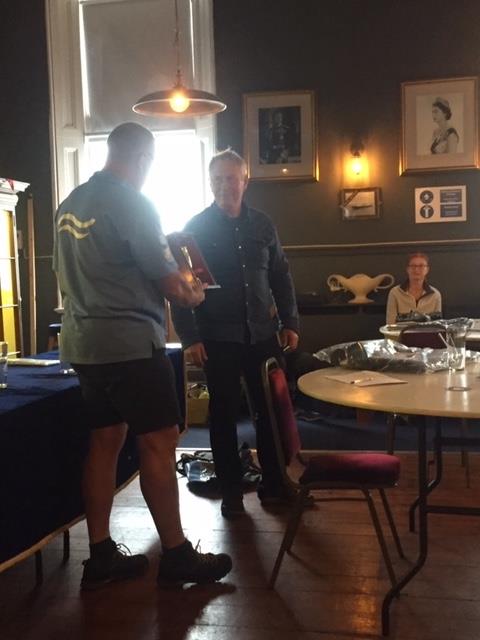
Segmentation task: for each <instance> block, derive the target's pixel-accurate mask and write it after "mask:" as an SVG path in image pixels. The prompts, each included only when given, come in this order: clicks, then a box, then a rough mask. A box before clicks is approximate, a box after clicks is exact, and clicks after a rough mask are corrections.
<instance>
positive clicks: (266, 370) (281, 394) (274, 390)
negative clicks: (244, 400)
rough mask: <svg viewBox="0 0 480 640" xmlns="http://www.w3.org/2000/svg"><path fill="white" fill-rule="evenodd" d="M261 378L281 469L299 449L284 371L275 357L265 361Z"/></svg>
mask: <svg viewBox="0 0 480 640" xmlns="http://www.w3.org/2000/svg"><path fill="white" fill-rule="evenodd" d="M262 378H263V388H264V392H265V400H266V404H267V409H268V414H269V418H270V423H271V425H272V430H273V438H274V441H275V448H276V451H277V457H278V460H279V462H280V467H281V469H282V470H283V469H284V468H285V467H286V466H288V465H289V464H290V462H291V461H292V460H293V459H294V458H295V456H296V455H297V454H298V452H299V451H300V449H301V442H300V436H299V433H298V426H297V420H296V418H295V414H294V411H293V405H292V401H291V398H290V392H289V389H288V384H287V379H286V377H285V373H284V372H283V370H282V369H281V368H280V365H279V364H278V362H277V360H276V359H275V358H269V359H268V360H266V361H265V363H264V365H263V371H262Z"/></svg>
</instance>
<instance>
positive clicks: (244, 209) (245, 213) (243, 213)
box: [211, 201, 250, 220]
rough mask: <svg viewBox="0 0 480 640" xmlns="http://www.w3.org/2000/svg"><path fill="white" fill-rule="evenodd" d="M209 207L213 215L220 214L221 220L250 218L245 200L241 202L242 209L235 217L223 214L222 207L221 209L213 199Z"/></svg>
mask: <svg viewBox="0 0 480 640" xmlns="http://www.w3.org/2000/svg"><path fill="white" fill-rule="evenodd" d="M211 209H212V211H213V212H214V213H215V215H217V216H220V217H221V219H222V220H246V219H248V218H250V208H249V207H248V206H247V205H246V204H245V202H242V209H241V211H240V215H239V216H238V217H237V218H229V217H228V216H227V215H225V212H224V211H223V209H221V208H220V207H219V206H218V204H217V203H216V202H215V201H214V202H213V203H212V205H211Z"/></svg>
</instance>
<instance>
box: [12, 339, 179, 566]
mask: <svg viewBox="0 0 480 640" xmlns="http://www.w3.org/2000/svg"><path fill="white" fill-rule="evenodd" d="M168 353H169V356H170V358H171V359H172V364H173V366H174V369H175V372H176V377H177V386H178V390H179V397H180V399H181V401H183V402H184V392H183V360H182V352H181V349H169V350H168ZM38 357H46V358H58V353H57V352H53V351H52V352H49V353H48V354H40V355H39V356H38ZM87 446H88V428H87V417H86V412H85V407H84V404H83V399H82V397H81V393H80V387H79V384H78V379H77V377H76V376H65V375H63V374H61V373H60V367H59V365H52V366H51V367H20V366H10V367H9V370H8V387H7V389H2V390H0V565H1V564H2V562H5V561H6V560H9V559H11V558H14V557H15V556H17V555H18V554H20V553H22V552H24V551H26V550H28V549H29V548H31V547H32V546H33V545H35V544H36V543H37V542H39V541H40V540H42V539H43V538H44V537H45V536H47V535H48V534H49V533H52V532H53V531H56V530H58V529H60V528H61V527H64V526H65V525H67V524H68V523H69V522H71V521H72V520H74V519H75V518H78V517H79V516H81V515H82V514H83V501H82V496H81V474H82V466H83V460H84V458H85V454H86V451H87ZM137 469H138V460H137V455H136V447H135V440H134V438H133V437H130V436H129V437H127V442H126V444H125V447H124V448H123V450H122V452H121V454H120V458H119V465H118V473H117V486H118V485H121V484H123V483H124V482H125V481H126V480H128V478H130V477H131V475H132V474H133V473H135V471H136V470H137Z"/></svg>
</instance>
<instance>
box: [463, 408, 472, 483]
mask: <svg viewBox="0 0 480 640" xmlns="http://www.w3.org/2000/svg"><path fill="white" fill-rule="evenodd" d="M461 433H462V437H463V438H466V437H467V436H468V422H467V421H466V420H465V419H463V420H462V423H461ZM461 455H462V467H465V480H466V482H467V488H468V489H470V457H469V455H468V451H467V449H466V448H465V445H462V448H461Z"/></svg>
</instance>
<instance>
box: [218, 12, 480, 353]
mask: <svg viewBox="0 0 480 640" xmlns="http://www.w3.org/2000/svg"><path fill="white" fill-rule="evenodd" d="M479 21H480V3H478V2H477V1H476V0H461V1H460V2H458V3H456V4H455V8H453V7H452V5H450V4H448V3H447V4H442V3H439V2H437V1H431V0H421V1H412V0H398V1H392V0H341V1H336V2H334V1H327V0H324V1H319V0H301V1H298V2H293V1H292V0H262V1H261V2H258V1H256V0H243V2H236V1H235V0H216V1H215V49H216V66H217V93H218V94H219V95H220V96H222V98H224V99H225V100H226V102H227V104H228V110H227V111H226V112H225V113H222V114H220V115H219V116H218V132H219V146H220V147H225V146H227V145H230V146H232V147H233V148H235V149H237V150H238V151H240V152H242V94H243V93H246V92H263V91H283V90H285V91H289V90H294V89H314V90H315V91H316V94H317V108H318V146H319V161H320V180H319V182H316V183H299V182H297V183H286V182H283V183H279V182H253V183H251V184H250V186H249V195H248V198H249V201H250V203H251V204H252V205H254V206H257V207H259V208H262V209H264V210H266V211H267V212H269V213H270V214H271V215H272V217H273V218H274V219H275V221H276V222H277V225H278V228H279V232H280V237H281V239H282V242H283V244H285V245H306V244H308V245H311V244H324V243H359V242H360V243H363V242H368V243H373V242H377V243H378V242H380V243H382V242H387V241H390V242H391V241H424V240H430V239H433V240H440V239H454V238H455V239H460V238H480V217H479V206H478V201H479V196H480V175H479V173H478V171H472V170H470V171H455V172H437V173H428V174H423V175H418V174H416V175H414V176H402V177H400V176H399V173H398V166H399V152H400V123H401V93H400V84H401V82H403V81H412V80H426V79H434V78H438V79H440V78H448V77H455V76H457V77H458V76H470V75H472V76H476V75H478V73H479V69H480V60H479V57H480V48H479V46H478V36H477V33H476V30H475V29H474V28H472V25H475V24H478V23H479ZM452 36H453V37H452ZM357 136H360V137H361V138H362V139H363V141H364V144H365V146H366V148H367V151H368V153H369V154H370V156H371V157H373V158H375V161H376V162H375V166H373V167H372V166H371V167H370V169H371V171H370V184H369V186H378V187H381V189H382V193H383V202H384V205H383V214H382V217H381V218H380V219H379V220H367V221H360V220H356V221H343V220H342V219H341V217H340V210H339V207H338V191H339V189H340V188H342V186H343V185H342V177H343V174H342V154H343V153H344V151H345V150H346V149H348V147H349V145H350V143H351V142H352V140H353V139H354V138H355V137H357ZM457 184H464V185H466V186H467V205H468V220H467V222H464V223H461V222H458V223H449V224H431V225H415V222H414V188H415V187H419V186H425V185H427V186H435V185H457ZM407 251H408V249H407V248H405V247H400V248H398V247H397V248H388V247H386V248H377V249H373V248H372V249H367V250H361V251H359V250H353V249H348V250H336V251H331V250H329V251H323V250H317V251H308V252H303V251H295V252H293V253H291V252H290V259H291V265H292V270H293V273H294V277H295V281H296V285H297V290H298V291H300V292H303V291H319V292H321V293H323V294H325V295H327V294H328V290H327V288H326V284H325V280H326V278H327V276H328V275H329V274H331V273H341V274H344V275H347V276H351V275H353V274H354V273H358V272H364V273H367V274H369V275H371V276H373V275H376V274H378V273H383V272H391V273H393V274H394V275H395V276H396V277H397V279H400V278H403V274H404V260H405V253H406V252H407ZM427 251H428V253H429V254H430V255H431V261H432V273H431V280H432V282H433V283H434V284H436V285H437V286H439V287H440V288H441V290H442V291H443V293H444V297H445V299H446V302H447V308H449V309H451V310H452V312H457V311H460V310H461V309H462V308H463V307H466V306H468V308H469V309H470V308H471V307H472V306H473V307H474V309H476V312H477V313H478V312H480V308H479V307H478V293H477V290H476V287H475V285H473V286H472V279H474V275H473V274H474V273H475V272H476V271H477V269H478V255H477V246H475V247H469V248H464V249H462V248H453V247H452V246H450V247H442V248H440V247H435V248H431V247H427ZM472 276H473V278H472ZM381 320H382V318H381V317H378V316H376V317H375V316H371V317H370V319H367V324H366V325H365V323H364V324H362V323H361V322H360V321H359V319H358V318H357V319H355V320H352V318H351V317H350V318H349V319H348V323H349V324H348V326H347V324H345V323H346V322H347V321H346V319H345V318H343V319H342V318H340V317H338V318H333V322H332V317H329V318H322V317H319V316H315V317H312V316H309V317H307V318H305V319H304V322H303V328H304V331H303V333H304V346H305V347H307V348H309V349H313V348H316V347H317V346H321V345H323V344H327V343H329V342H330V341H331V339H332V338H333V335H334V334H335V338H338V337H339V335H338V334H339V331H338V325H339V323H340V325H342V326H343V328H344V329H345V333H348V327H350V328H351V329H350V334H351V335H352V337H358V335H357V334H358V331H356V330H354V329H353V322H355V323H356V326H357V328H358V327H360V326H361V327H362V331H363V332H364V333H366V332H367V328H368V332H369V333H370V334H371V335H375V334H376V330H377V327H378V324H379V322H381ZM342 323H343V324H342ZM334 325H336V330H335V331H334V329H333V326H334ZM342 331H343V329H342Z"/></svg>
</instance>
